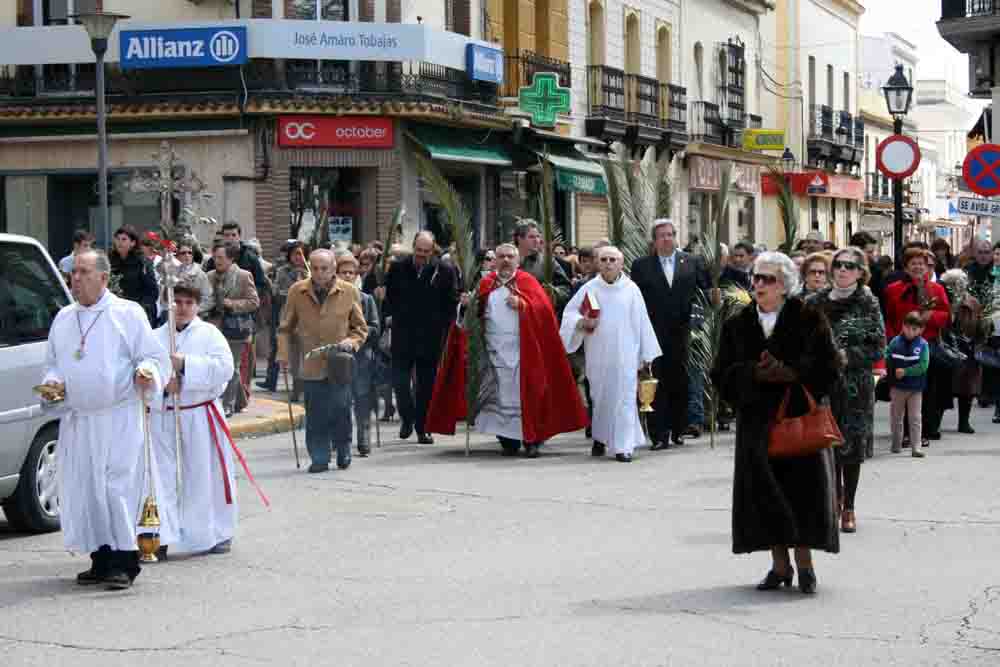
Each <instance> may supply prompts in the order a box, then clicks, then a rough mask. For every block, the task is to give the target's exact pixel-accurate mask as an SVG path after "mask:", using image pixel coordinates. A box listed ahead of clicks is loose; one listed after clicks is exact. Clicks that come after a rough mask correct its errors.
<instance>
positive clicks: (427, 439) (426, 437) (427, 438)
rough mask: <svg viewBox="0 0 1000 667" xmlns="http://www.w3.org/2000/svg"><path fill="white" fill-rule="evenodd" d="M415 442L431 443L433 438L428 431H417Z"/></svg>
mask: <svg viewBox="0 0 1000 667" xmlns="http://www.w3.org/2000/svg"><path fill="white" fill-rule="evenodd" d="M417 442H418V443H419V444H421V445H433V444H434V438H433V437H432V436H431V434H430V433H418V434H417Z"/></svg>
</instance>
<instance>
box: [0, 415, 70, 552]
mask: <svg viewBox="0 0 1000 667" xmlns="http://www.w3.org/2000/svg"><path fill="white" fill-rule="evenodd" d="M58 441H59V426H58V425H57V424H52V425H50V426H46V427H45V428H43V429H42V430H41V431H39V433H38V435H36V436H35V440H34V441H33V442H32V443H31V448H30V449H29V450H28V456H27V457H25V460H24V465H23V466H21V477H20V480H19V481H18V483H17V489H16V490H15V491H14V494H13V495H12V496H11V497H10V498H8V499H7V501H6V502H5V503H4V505H3V511H4V514H6V515H7V521H9V522H10V524H11V526H12V527H14V528H15V529H16V530H26V531H30V532H33V533H45V532H51V531H54V530H59V482H58V480H59V476H58V475H57V471H58V467H57V466H58V457H57V452H56V447H57V445H58Z"/></svg>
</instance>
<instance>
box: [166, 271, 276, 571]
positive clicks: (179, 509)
mask: <svg viewBox="0 0 1000 667" xmlns="http://www.w3.org/2000/svg"><path fill="white" fill-rule="evenodd" d="M200 301H201V294H200V292H199V290H198V288H197V287H191V286H187V285H180V286H178V287H175V288H174V304H175V305H176V317H175V319H176V326H177V350H176V353H175V354H174V355H173V356H172V361H173V367H174V377H173V379H172V380H171V382H170V383H169V384H168V385H167V387H166V390H165V392H164V396H163V397H162V400H159V401H156V402H154V403H152V406H151V411H152V414H151V415H150V417H151V419H150V424H151V432H152V439H153V458H154V463H155V471H156V483H157V487H156V495H157V502H158V504H159V509H160V522H161V525H160V544H161V545H162V546H161V547H160V555H161V556H166V551H167V547H169V548H170V549H172V550H173V552H188V553H199V552H210V553H228V552H229V551H230V549H231V548H232V541H233V536H234V535H235V533H236V519H237V505H236V479H235V476H234V474H233V464H234V462H233V455H234V454H236V456H237V457H238V458H239V459H240V463H241V464H242V465H243V466H244V469H246V462H245V461H244V459H243V455H242V453H240V451H239V449H237V448H236V445H235V443H234V442H233V441H232V438H231V436H230V433H229V425H228V424H227V423H226V419H225V417H224V416H223V413H222V404H221V402H220V397H221V396H222V394H223V392H225V390H226V385H227V384H228V383H229V380H230V379H231V378H232V376H233V355H232V352H231V351H230V349H229V343H227V342H226V338H225V336H223V335H222V332H221V331H219V329H218V328H216V327H215V326H213V325H211V324H209V323H208V322H205V321H203V320H201V319H199V318H198V304H199V303H200ZM169 326H170V325H169V323H168V324H165V325H163V326H162V327H160V328H158V329H157V330H156V332H155V333H156V335H157V337H159V339H160V342H161V343H162V344H163V346H164V348H167V349H169V347H168V345H169V330H168V327H169ZM173 392H179V393H178V395H177V407H178V411H179V413H180V426H181V451H180V458H181V465H182V467H181V472H182V475H181V488H180V496H178V488H177V477H176V473H177V452H176V445H175V439H174V424H175V421H174V413H173V407H174V401H173V397H172V393H173ZM246 472H247V476H248V478H249V479H250V481H251V483H253V476H252V475H250V471H249V470H248V469H247V470H246ZM255 486H256V484H255ZM258 493H259V489H258ZM261 498H262V499H264V501H265V504H266V502H267V501H266V498H264V496H263V495H261Z"/></svg>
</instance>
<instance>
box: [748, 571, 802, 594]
mask: <svg viewBox="0 0 1000 667" xmlns="http://www.w3.org/2000/svg"><path fill="white" fill-rule="evenodd" d="M794 576H795V570H794V569H792V568H788V572H786V573H785V574H778V573H777V572H775V571H774V570H770V571H768V573H767V576H766V577H764V578H763V579H762V580H761V582H760V583H759V584H757V590H758V591H773V590H777V589H779V588H781V587H782V586H786V587H787V586H791V585H792V577H794Z"/></svg>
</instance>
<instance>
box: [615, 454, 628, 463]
mask: <svg viewBox="0 0 1000 667" xmlns="http://www.w3.org/2000/svg"><path fill="white" fill-rule="evenodd" d="M615 461H618V462H620V463H632V455H631V454H615Z"/></svg>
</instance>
